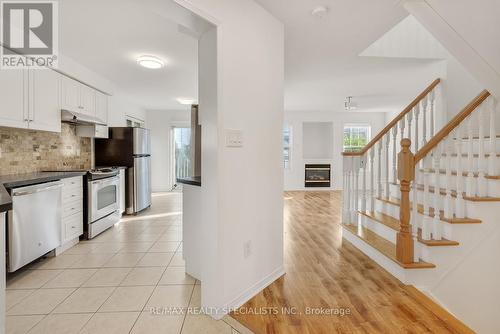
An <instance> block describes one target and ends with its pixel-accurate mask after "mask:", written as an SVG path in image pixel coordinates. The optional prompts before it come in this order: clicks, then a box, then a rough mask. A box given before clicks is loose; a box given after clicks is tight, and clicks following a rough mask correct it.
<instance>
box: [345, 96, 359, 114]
mask: <svg viewBox="0 0 500 334" xmlns="http://www.w3.org/2000/svg"><path fill="white" fill-rule="evenodd" d="M344 109H345V110H346V111H351V110H356V109H358V104H357V103H356V102H354V101H353V100H352V96H348V97H346V98H345V101H344Z"/></svg>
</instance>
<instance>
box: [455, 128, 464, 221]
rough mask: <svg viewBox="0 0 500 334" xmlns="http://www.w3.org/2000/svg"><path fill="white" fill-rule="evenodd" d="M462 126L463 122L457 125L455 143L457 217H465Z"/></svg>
mask: <svg viewBox="0 0 500 334" xmlns="http://www.w3.org/2000/svg"><path fill="white" fill-rule="evenodd" d="M462 127H463V123H462V124H460V125H459V126H458V127H457V131H456V139H455V141H456V142H455V145H456V150H457V161H456V166H457V198H456V200H455V215H456V216H457V218H465V201H464V197H463V191H464V190H463V189H464V188H463V184H464V181H463V167H462V160H463V158H462Z"/></svg>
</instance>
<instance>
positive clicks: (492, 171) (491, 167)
mask: <svg viewBox="0 0 500 334" xmlns="http://www.w3.org/2000/svg"><path fill="white" fill-rule="evenodd" d="M486 105H487V106H488V111H489V114H490V121H489V122H490V150H489V152H490V156H489V157H488V175H491V176H495V175H497V173H498V168H497V163H498V159H497V147H496V146H497V131H496V125H495V118H496V117H495V113H496V108H497V103H496V100H495V98H494V97H493V96H490V97H489V98H488V101H487V104H486Z"/></svg>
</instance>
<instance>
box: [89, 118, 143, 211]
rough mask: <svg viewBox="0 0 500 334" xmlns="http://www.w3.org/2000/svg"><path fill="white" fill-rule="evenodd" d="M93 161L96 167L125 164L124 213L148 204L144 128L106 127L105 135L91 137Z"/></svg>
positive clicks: (137, 209) (139, 209) (141, 208)
mask: <svg viewBox="0 0 500 334" xmlns="http://www.w3.org/2000/svg"><path fill="white" fill-rule="evenodd" d="M95 163H96V166H99V167H113V166H124V167H128V168H127V179H126V196H125V197H126V213H127V214H135V213H137V212H140V211H142V210H144V209H146V208H148V207H149V206H151V139H150V134H149V130H148V129H143V128H132V127H111V128H109V138H108V139H97V138H96V139H95Z"/></svg>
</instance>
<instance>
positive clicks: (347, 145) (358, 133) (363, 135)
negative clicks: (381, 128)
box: [344, 124, 371, 152]
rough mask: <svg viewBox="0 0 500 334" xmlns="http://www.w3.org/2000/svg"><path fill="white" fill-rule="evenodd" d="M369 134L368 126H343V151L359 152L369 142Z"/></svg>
mask: <svg viewBox="0 0 500 334" xmlns="http://www.w3.org/2000/svg"><path fill="white" fill-rule="evenodd" d="M370 132H371V128H370V126H369V125H356V124H350V125H345V126H344V151H346V152H355V151H359V150H361V149H362V148H363V147H364V146H365V145H366V144H368V142H369V141H370Z"/></svg>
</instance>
